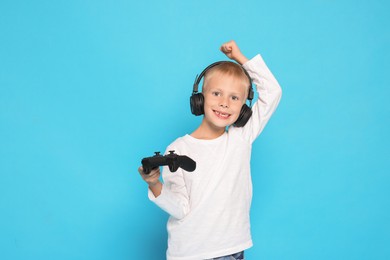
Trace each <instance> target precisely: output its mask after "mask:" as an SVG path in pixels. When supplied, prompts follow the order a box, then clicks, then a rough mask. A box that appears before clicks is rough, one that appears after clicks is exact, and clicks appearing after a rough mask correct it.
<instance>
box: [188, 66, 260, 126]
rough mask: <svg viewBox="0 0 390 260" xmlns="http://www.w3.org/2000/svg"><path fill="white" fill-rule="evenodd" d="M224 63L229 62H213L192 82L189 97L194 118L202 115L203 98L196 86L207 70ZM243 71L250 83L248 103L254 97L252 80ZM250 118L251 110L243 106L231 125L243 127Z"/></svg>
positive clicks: (245, 105)
mask: <svg viewBox="0 0 390 260" xmlns="http://www.w3.org/2000/svg"><path fill="white" fill-rule="evenodd" d="M225 62H231V61H218V62H215V63H213V64H211V65H209V66H208V67H207V68H205V69H204V70H203V71H202V72H201V73H200V74H199V76H198V75H197V76H196V78H195V82H194V85H193V91H192V95H191V97H190V108H191V113H192V114H194V115H196V116H200V115H203V114H204V96H203V94H202V93H198V86H199V83H200V81H201V80H202V78H203V77H204V75H205V74H206V72H207V71H208V70H209V69H211V68H212V67H215V66H217V65H219V64H221V63H225ZM243 71H244V72H245V74H246V76H247V77H248V79H249V82H250V85H249V92H248V97H247V99H248V100H249V101H250V102H252V99H253V96H254V93H253V89H252V79H251V77H250V76H249V74H248V72H247V71H246V70H245V69H244V68H243ZM251 116H252V109H251V108H250V107H249V106H248V105H247V104H244V105H243V106H242V107H241V111H240V115H239V116H238V118H237V120H236V122H234V123H233V125H234V126H235V127H243V126H244V125H245V124H246V123H247V122H248V120H249V119H250V118H251Z"/></svg>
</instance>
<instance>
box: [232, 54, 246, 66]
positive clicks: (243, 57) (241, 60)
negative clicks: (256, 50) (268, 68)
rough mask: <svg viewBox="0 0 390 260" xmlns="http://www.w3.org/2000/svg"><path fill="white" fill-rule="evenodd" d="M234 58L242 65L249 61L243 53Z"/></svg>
mask: <svg viewBox="0 0 390 260" xmlns="http://www.w3.org/2000/svg"><path fill="white" fill-rule="evenodd" d="M234 60H235V61H237V62H238V63H239V64H240V65H243V64H244V63H245V62H247V61H249V59H248V58H247V57H245V56H244V55H243V54H240V55H238V56H237V57H236V58H235V59H234Z"/></svg>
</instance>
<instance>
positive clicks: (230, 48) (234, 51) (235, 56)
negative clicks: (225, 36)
mask: <svg viewBox="0 0 390 260" xmlns="http://www.w3.org/2000/svg"><path fill="white" fill-rule="evenodd" d="M220 50H221V51H222V52H223V53H224V54H225V55H226V56H227V57H229V58H230V59H232V60H235V61H236V62H238V63H239V64H241V65H242V64H244V63H245V62H247V61H248V59H247V58H246V57H245V56H244V55H243V54H242V53H241V51H240V49H239V48H238V46H237V44H236V42H235V41H233V40H232V41H228V42H226V43H224V44H222V46H221V47H220Z"/></svg>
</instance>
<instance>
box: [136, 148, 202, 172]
mask: <svg viewBox="0 0 390 260" xmlns="http://www.w3.org/2000/svg"><path fill="white" fill-rule="evenodd" d="M164 165H168V167H169V170H170V171H171V172H175V171H177V169H179V167H180V168H183V169H184V170H186V171H188V172H193V171H194V170H195V168H196V162H195V161H194V160H192V159H191V158H190V157H188V156H185V155H177V154H175V151H169V154H167V155H164V156H163V155H161V154H160V152H155V155H154V156H152V157H147V158H143V159H142V167H143V168H144V173H145V174H149V173H150V171H151V170H152V169H155V168H157V167H159V166H164Z"/></svg>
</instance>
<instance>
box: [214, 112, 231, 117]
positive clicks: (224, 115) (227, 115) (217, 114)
mask: <svg viewBox="0 0 390 260" xmlns="http://www.w3.org/2000/svg"><path fill="white" fill-rule="evenodd" d="M213 112H214V114H215V115H216V116H217V117H219V118H222V119H228V118H229V117H230V114H225V113H222V112H219V111H216V110H213Z"/></svg>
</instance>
